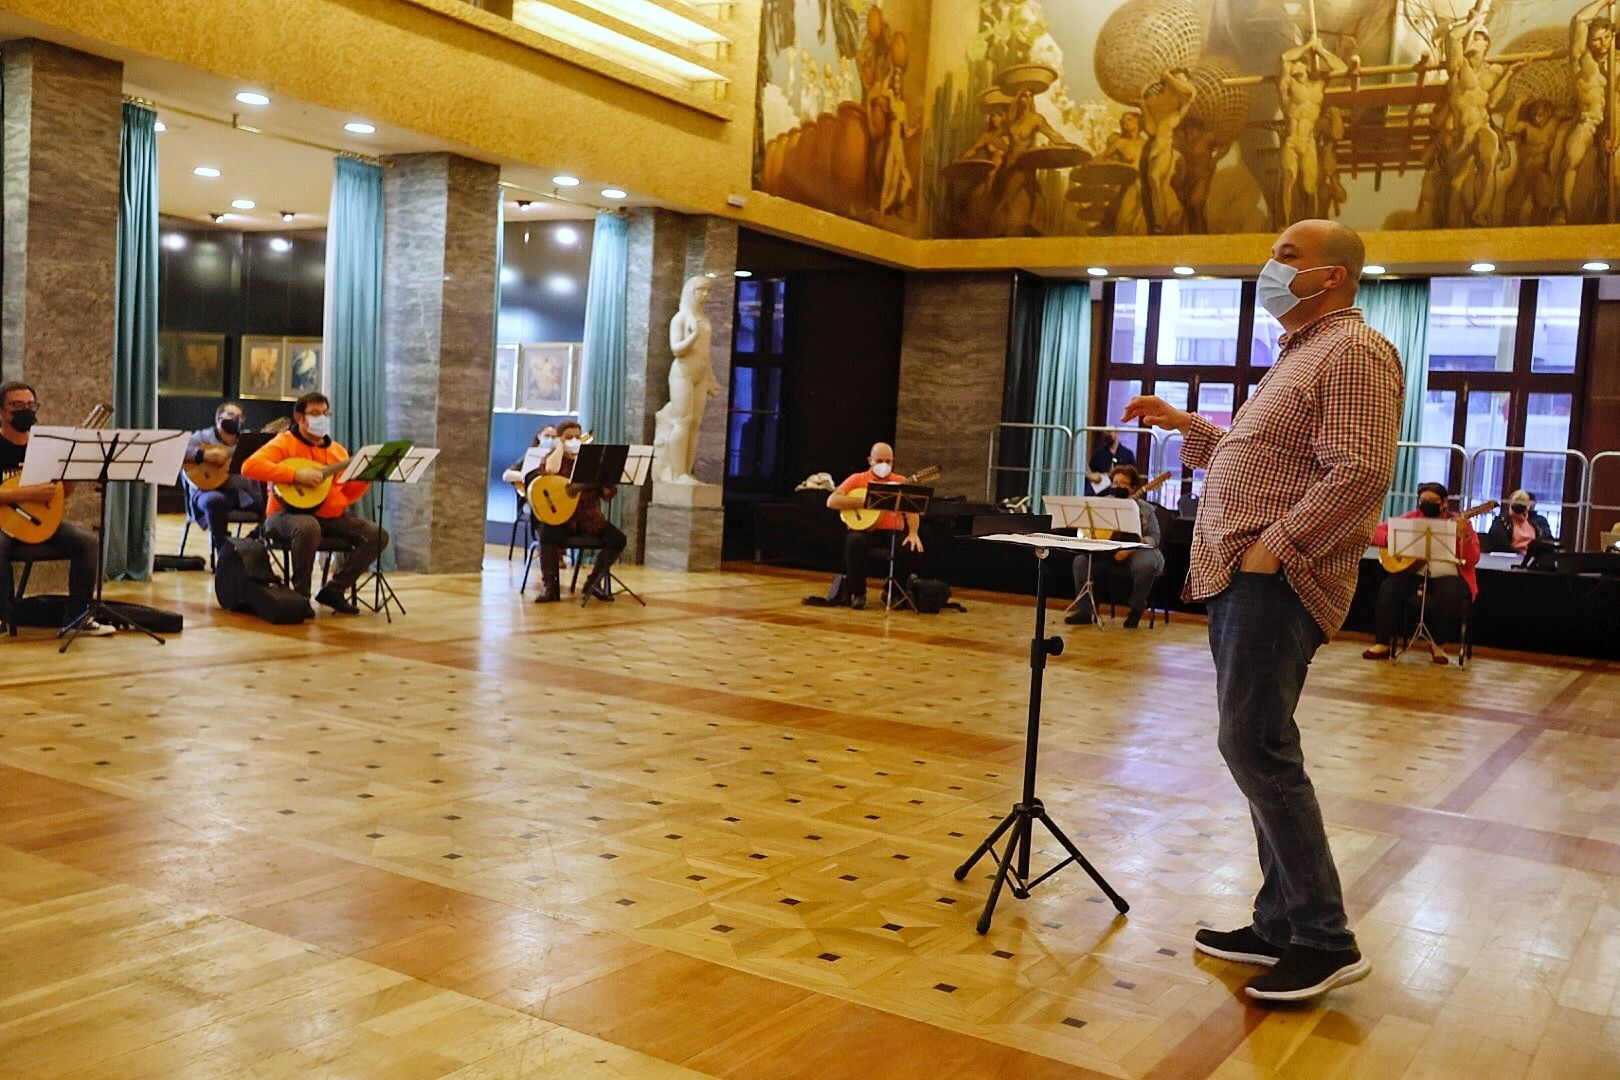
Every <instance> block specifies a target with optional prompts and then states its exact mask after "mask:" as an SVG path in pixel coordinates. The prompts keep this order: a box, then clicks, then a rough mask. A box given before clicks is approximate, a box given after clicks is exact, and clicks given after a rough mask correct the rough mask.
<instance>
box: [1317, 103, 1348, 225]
mask: <svg viewBox="0 0 1620 1080" xmlns="http://www.w3.org/2000/svg"><path fill="white" fill-rule="evenodd" d="M1342 138H1344V110H1342V109H1340V108H1339V107H1338V106H1337V105H1329V106H1327V107H1326V108H1324V109H1323V110H1322V119H1321V120H1320V121H1318V122H1317V125H1316V145H1317V147H1318V150H1319V153H1320V156H1321V165H1320V167H1319V169H1318V170H1317V188H1316V216H1317V217H1324V218H1336V217H1338V216H1339V211H1341V210H1343V209H1344V204H1345V202H1346V201H1347V200H1348V199H1349V198H1350V193H1349V192H1347V191H1345V190H1344V181H1342V180H1340V179H1339V140H1340V139H1342Z"/></svg>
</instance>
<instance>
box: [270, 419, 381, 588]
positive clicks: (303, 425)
mask: <svg viewBox="0 0 1620 1080" xmlns="http://www.w3.org/2000/svg"><path fill="white" fill-rule="evenodd" d="M297 459H302V460H304V461H310V462H314V463H315V464H314V465H306V466H302V467H295V466H293V465H291V464H288V462H289V461H290V460H297ZM347 460H349V452H348V451H347V450H345V449H344V448H343V444H342V443H340V442H338V441H337V440H335V439H333V438H332V403H331V402H330V401H329V400H328V399H327V397H326V395H325V394H320V393H314V392H311V393H308V394H305V395H304V396H303V397H301V398H299V399H298V400H297V401H296V402H294V403H293V422H292V426H291V427H289V428H288V429H287V430H286V431H283V432H282V433H281V434H279V435H277V436H276V437H275V438H273V439H271V440H270V441H269V442H267V443H265V444H264V445H263V446H261V447H260V448H259V449H258V451H257V452H256V453H254V455H253V456H252V457H250V458H248V459H247V460H246V461H245V462H243V463H242V475H243V476H246V477H248V478H249V479H252V480H262V481H264V482H265V483H267V484H298V485H300V486H302V487H308V488H314V487H319V486H320V485H321V482H322V480H324V479H325V477H324V476H323V475H322V470H321V466H326V465H330V464H335V463H337V462H341V461H347ZM370 486H371V485H370V484H368V483H366V482H364V481H361V480H356V481H352V482H350V483H347V484H338V483H334V484H333V485H332V489H331V490H330V491H329V492H327V494H326V499H325V500H324V501H323V502H322V503H321V504H320V505H319V506H317V507H315V509H313V510H297V509H293V508H292V507H289V506H287V505H286V504H285V503H283V502H282V501H281V500H280V499H279V498H277V496H276V492H275V489H274V488H272V489H271V491H270V516H269V517H268V518H266V519H265V523H264V534H265V536H267V537H268V538H269V539H271V540H274V541H277V542H279V543H284V544H286V545H287V546H288V548H289V549H290V550H291V552H292V577H293V579H292V582H291V584H292V588H293V590H294V591H295V592H297V593H298V594H299V595H301V596H303V597H305V598H308V597H309V590H310V579H311V577H312V576H313V574H314V570H315V553H316V550H317V549H318V548H319V547H320V543H321V540H322V539H323V538H325V537H329V536H343V537H347V538H349V539H351V540H353V541H354V545H355V546H354V551H352V552H350V553H349V554H347V555H345V556H344V558H343V566H342V568H341V569H340V570H339V571H338V572H337V573H336V574H334V575H332V580H330V581H329V582H327V583H326V587H325V588H323V589H321V591H320V592H318V593H316V594H315V600H316V602H318V603H321V604H325V605H326V606H327V607H329V608H331V609H332V610H333V611H336V612H339V613H341V614H344V615H353V614H356V613H357V612H358V611H359V610H360V609H359V608H357V607H356V606H355V605H354V602H353V601H352V600H350V599H349V594H350V593H351V592H353V591H354V587H355V584H356V583H357V582H358V581H359V580H360V575H361V574H363V573H365V572H366V570H367V568H369V567H370V566H371V564H372V563H373V562H375V561H376V560H377V556H378V555H381V554H382V550H383V548H385V547H387V546H388V531H387V530H386V529H380V528H378V527H377V525H376V524H375V523H374V522H371V521H367V520H366V519H365V518H363V517H361V516H360V515H358V514H356V513H354V512H353V511H352V510H351V509H350V508H351V507H352V506H353V505H354V504H355V503H356V502H359V501H360V498H361V497H362V496H363V495H365V493H366V489H367V488H368V487H370Z"/></svg>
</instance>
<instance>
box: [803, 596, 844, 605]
mask: <svg viewBox="0 0 1620 1080" xmlns="http://www.w3.org/2000/svg"><path fill="white" fill-rule="evenodd" d="M799 603H801V604H803V605H804V606H805V607H843V606H844V602H843V601H842V600H829V599H827V598H826V597H825V596H807V597H805V598H804V599H803V600H800V601H799Z"/></svg>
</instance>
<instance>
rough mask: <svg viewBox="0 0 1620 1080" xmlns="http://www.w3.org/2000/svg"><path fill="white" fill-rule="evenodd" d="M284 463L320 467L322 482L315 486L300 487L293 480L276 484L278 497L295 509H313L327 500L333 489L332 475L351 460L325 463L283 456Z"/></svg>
mask: <svg viewBox="0 0 1620 1080" xmlns="http://www.w3.org/2000/svg"><path fill="white" fill-rule="evenodd" d="M281 464H283V465H290V466H292V467H293V468H294V469H319V470H320V473H321V482H320V483H318V484H316V485H315V486H314V487H300V486H299V485H298V484H295V483H293V482H291V481H288V482H287V483H284V484H277V485H276V498H278V499H280V500H281V502H282V503H283V504H284V505H286V506H289V507H291V508H292V509H294V510H313V509H315V508H316V507H317V506H319V505H321V503H323V502H325V501H326V496H327V495H328V494H330V493H331V490H332V477H334V476H336V475H337V474H338V473H340V472H342V471H343V470H344V469H346V468H348V467H349V461H348V459H347V458H345V459H344V460H342V461H334V462H332V463H331V464H330V465H323V464H321V463H320V462H319V461H311V460H309V459H308V458H283V459H282V461H281Z"/></svg>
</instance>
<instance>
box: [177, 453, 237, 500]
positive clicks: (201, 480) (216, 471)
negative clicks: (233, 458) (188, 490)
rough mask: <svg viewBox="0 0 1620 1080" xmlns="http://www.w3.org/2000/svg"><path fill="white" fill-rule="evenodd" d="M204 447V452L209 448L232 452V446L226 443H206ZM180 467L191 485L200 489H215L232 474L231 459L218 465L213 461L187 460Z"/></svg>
mask: <svg viewBox="0 0 1620 1080" xmlns="http://www.w3.org/2000/svg"><path fill="white" fill-rule="evenodd" d="M202 449H203V452H204V453H206V452H207V451H209V450H224V451H225V452H226V453H230V452H231V449H232V448H231V447H229V446H226V445H225V444H224V443H204V444H203V445H202ZM180 468H181V469H183V470H185V474H186V479H187V480H190V481H191V486H192V487H194V488H196V489H197V490H198V491H214V490H215V489H217V488H219V487H220V485H222V484H224V483H225V481H226V480H228V479H230V476H231V463H230V461H229V459H227V460H226V461H224V462H222V463H221V464H218V465H215V464H214V463H213V462H211V461H201V462H198V461H187V462H184V463H182V464H181V466H180Z"/></svg>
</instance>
